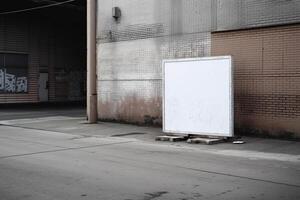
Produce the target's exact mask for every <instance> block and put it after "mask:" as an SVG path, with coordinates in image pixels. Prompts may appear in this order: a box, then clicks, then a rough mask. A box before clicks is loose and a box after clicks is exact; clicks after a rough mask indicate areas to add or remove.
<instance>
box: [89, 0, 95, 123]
mask: <svg viewBox="0 0 300 200" xmlns="http://www.w3.org/2000/svg"><path fill="white" fill-rule="evenodd" d="M96 9H97V8H96V0H87V120H88V123H96V122H97V74H96V56H97V55H96Z"/></svg>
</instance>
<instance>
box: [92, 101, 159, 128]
mask: <svg viewBox="0 0 300 200" xmlns="http://www.w3.org/2000/svg"><path fill="white" fill-rule="evenodd" d="M98 117H99V119H100V120H105V121H120V122H126V123H136V124H146V125H157V126H160V125H161V123H162V99H161V97H155V98H150V99H143V98H139V97H137V96H135V95H133V96H126V97H124V98H122V99H121V100H119V101H106V102H102V101H101V100H99V101H98Z"/></svg>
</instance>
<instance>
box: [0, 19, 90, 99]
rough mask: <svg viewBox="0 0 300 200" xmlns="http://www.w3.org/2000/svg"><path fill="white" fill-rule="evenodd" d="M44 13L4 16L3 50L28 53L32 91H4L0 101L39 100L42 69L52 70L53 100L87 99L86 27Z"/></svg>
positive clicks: (0, 43)
mask: <svg viewBox="0 0 300 200" xmlns="http://www.w3.org/2000/svg"><path fill="white" fill-rule="evenodd" d="M80 31H81V32H78V30H77V29H76V27H72V24H60V23H59V22H55V21H53V20H48V19H47V18H45V17H42V16H36V15H27V14H17V15H2V16H0V52H3V53H25V54H27V55H28V60H29V63H28V93H19V94H13V93H1V94H0V103H26V102H39V94H38V79H39V72H40V71H43V72H48V73H49V101H69V100H83V99H84V97H85V93H84V92H83V90H82V89H81V88H83V87H84V86H83V85H81V86H78V82H82V83H83V82H84V80H85V71H86V64H85V59H86V55H85V39H84V37H85V36H84V30H80Z"/></svg>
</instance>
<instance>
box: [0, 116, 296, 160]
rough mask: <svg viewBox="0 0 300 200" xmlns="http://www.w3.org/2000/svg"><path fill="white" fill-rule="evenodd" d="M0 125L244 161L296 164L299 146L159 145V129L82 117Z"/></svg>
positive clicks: (258, 141) (253, 142)
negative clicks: (128, 141) (92, 121)
mask: <svg viewBox="0 0 300 200" xmlns="http://www.w3.org/2000/svg"><path fill="white" fill-rule="evenodd" d="M0 125H5V126H13V127H22V128H25V129H35V130H44V131H52V132H59V133H68V134H72V135H74V137H77V138H81V137H98V138H105V137H117V138H128V139H136V140H139V141H142V142H145V143H156V144H161V145H174V146H177V147H182V148H192V149H198V150H202V151H207V152H211V153H214V154H219V155H231V156H238V157H248V158H250V159H275V160H279V161H289V160H292V161H297V162H300V142H298V141H286V140H277V139H266V138H255V137H242V140H243V141H245V144H232V143H231V142H227V143H221V144H215V145H201V144H188V143H186V142H174V143H170V142H159V141H155V137H156V136H159V135H164V134H163V132H162V130H161V128H154V127H143V126H135V125H127V124H119V123H108V122H98V124H86V123H85V117H78V116H75V117H71V116H66V115H65V116H64V115H60V116H50V117H48V116H46V117H38V118H30V119H17V120H2V121H0Z"/></svg>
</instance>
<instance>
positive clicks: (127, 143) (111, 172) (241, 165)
mask: <svg viewBox="0 0 300 200" xmlns="http://www.w3.org/2000/svg"><path fill="white" fill-rule="evenodd" d="M72 112H75V111H72ZM0 114H3V113H1V112H0ZM23 114H24V113H23ZM31 115H32V114H30V116H31ZM72 115H73V114H71V115H69V114H68V115H66V114H63V113H59V115H56V116H49V115H47V114H46V115H42V114H41V115H38V116H31V117H29V118H30V119H28V118H27V119H18V120H13V121H12V120H9V118H8V117H5V118H3V119H2V121H1V122H0V124H2V125H0V199H1V200H2V199H3V200H6V199H7V200H8V199H9V200H10V199H36V200H41V199H43V200H44V199H46V200H47V199H59V200H60V199H63V200H64V199H70V200H73V199H101V200H102V199H103V200H106V199H116V200H119V199H120V200H151V199H155V200H159V199H170V200H176V199H178V200H185V199H190V200H193V199H272V200H273V199H288V200H291V199H300V146H299V142H291V141H280V140H264V139H255V138H245V140H246V141H247V143H246V144H245V145H233V144H220V145H214V146H204V145H189V144H185V143H164V142H155V141H154V140H153V137H154V136H155V135H157V134H160V130H159V129H156V128H146V127H137V126H130V125H120V124H111V123H100V124H98V125H87V124H84V123H83V121H84V117H82V116H80V115H76V116H72ZM2 116H7V115H4V114H3V115H2ZM22 116H23V117H24V115H22ZM0 118H1V117H0ZM16 118H18V117H17V116H16ZM112 136H113V137H112Z"/></svg>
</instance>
